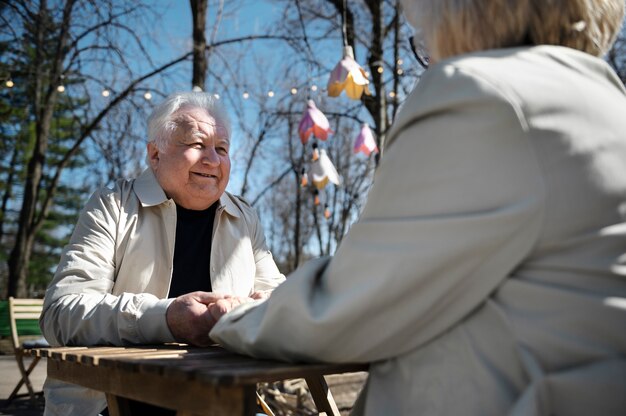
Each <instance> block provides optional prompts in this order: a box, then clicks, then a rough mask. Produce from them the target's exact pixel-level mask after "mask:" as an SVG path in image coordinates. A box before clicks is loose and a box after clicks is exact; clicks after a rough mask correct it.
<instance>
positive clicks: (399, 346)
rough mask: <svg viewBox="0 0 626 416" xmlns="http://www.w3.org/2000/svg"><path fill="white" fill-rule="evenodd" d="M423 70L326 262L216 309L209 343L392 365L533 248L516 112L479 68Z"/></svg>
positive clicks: (475, 302)
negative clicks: (357, 213) (253, 298)
mask: <svg viewBox="0 0 626 416" xmlns="http://www.w3.org/2000/svg"><path fill="white" fill-rule="evenodd" d="M430 71H431V70H429V72H430ZM432 71H433V72H432V73H430V74H428V75H427V76H425V77H424V79H422V81H420V84H422V83H425V84H424V86H423V87H422V88H420V85H418V87H417V89H416V91H414V93H413V94H412V95H411V97H409V98H408V99H407V101H406V102H405V104H404V109H403V110H402V113H403V114H402V115H399V116H398V120H397V121H396V123H399V126H398V127H397V128H395V130H394V131H392V132H391V133H390V142H391V143H392V145H391V146H389V147H388V149H387V151H386V153H385V155H384V158H383V160H382V163H381V165H380V167H379V169H378V171H377V174H376V177H375V183H374V185H373V187H372V188H371V191H370V193H369V195H368V200H367V203H366V206H365V208H364V211H363V213H362V215H361V218H360V220H359V221H358V222H357V223H356V224H354V225H353V227H352V228H351V230H350V232H349V234H348V235H347V236H346V237H345V238H344V240H343V241H342V242H341V244H340V246H339V248H338V250H337V252H336V254H335V256H334V257H333V258H332V259H331V260H325V259H319V260H316V261H314V262H311V263H308V264H307V265H305V266H304V267H302V268H300V269H298V270H296V271H295V272H294V273H293V274H292V275H290V276H289V277H288V278H287V281H286V282H285V283H284V284H282V285H281V286H280V287H278V288H277V289H276V290H275V291H274V293H273V294H272V296H271V297H270V298H269V300H267V301H266V302H263V303H260V304H258V305H243V306H242V307H239V308H236V309H235V310H234V311H232V312H230V313H229V314H227V315H225V316H224V317H222V319H220V321H219V322H218V324H217V325H216V326H215V327H214V329H213V330H212V331H211V337H212V338H213V339H214V340H216V341H218V342H220V343H221V344H223V345H225V346H226V347H228V348H231V349H233V350H235V351H238V352H242V353H246V354H250V355H253V356H258V357H267V358H277V359H283V360H292V361H298V360H305V361H329V362H347V361H355V362H356V361H360V362H371V361H376V360H384V359H389V358H391V357H394V356H398V355H401V354H404V353H406V352H408V351H411V350H414V349H416V348H419V347H420V346H421V345H424V344H425V343H427V342H429V341H430V340H432V339H433V338H435V337H437V336H438V335H440V334H442V333H443V332H445V331H447V330H449V329H450V328H452V327H453V326H454V325H455V324H457V323H458V322H460V321H461V320H462V319H464V318H465V317H466V316H468V314H470V313H471V312H472V311H473V310H474V309H475V308H477V307H478V306H479V305H481V304H482V303H483V302H484V301H485V300H486V299H487V298H488V297H489V295H490V293H491V292H492V291H493V290H494V289H495V288H496V287H497V286H498V285H499V284H500V283H501V282H502V281H503V280H504V279H506V278H507V275H508V274H509V273H510V272H511V271H512V270H513V269H514V268H515V267H516V265H518V264H519V263H520V262H521V261H522V260H523V259H524V257H525V256H526V255H527V254H528V253H529V252H530V250H531V249H532V247H533V245H534V244H535V242H536V240H537V238H538V234H539V232H540V229H541V221H542V212H543V203H544V196H545V195H544V193H545V191H544V188H545V187H544V184H543V181H542V177H541V173H540V168H539V165H538V162H537V157H536V155H535V154H534V153H533V148H532V147H531V145H530V143H529V140H528V137H527V133H528V128H529V127H528V125H527V124H526V122H525V120H524V119H523V115H522V113H521V107H520V106H519V105H517V103H516V102H515V100H514V97H511V96H508V95H507V94H506V91H505V90H503V89H502V88H500V87H495V86H493V85H492V83H491V82H489V81H487V80H484V79H482V78H481V77H479V76H476V75H473V74H468V73H465V72H463V71H461V70H458V69H457V68H455V67H445V68H438V69H436V68H432Z"/></svg>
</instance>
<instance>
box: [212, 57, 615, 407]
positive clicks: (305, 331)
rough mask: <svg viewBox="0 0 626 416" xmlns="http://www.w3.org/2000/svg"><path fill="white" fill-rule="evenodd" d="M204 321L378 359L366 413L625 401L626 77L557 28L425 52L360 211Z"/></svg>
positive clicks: (235, 343)
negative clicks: (324, 248)
mask: <svg viewBox="0 0 626 416" xmlns="http://www.w3.org/2000/svg"><path fill="white" fill-rule="evenodd" d="M210 335H211V337H212V338H213V339H215V340H217V341H219V342H221V343H222V344H224V345H225V346H226V347H228V348H231V349H233V350H235V351H238V352H242V353H246V354H251V355H254V356H259V357H269V358H278V359H284V360H304V361H328V362H349V361H360V362H371V363H372V365H371V369H370V377H369V380H368V384H367V386H366V388H365V389H364V391H363V395H362V397H361V400H360V401H359V403H358V406H357V408H356V409H355V414H366V415H371V416H377V415H399V416H400V415H468V416H471V415H476V416H478V415H480V416H490V415H494V416H495V415H505V414H507V413H509V412H510V413H511V414H514V415H529V416H530V415H550V414H557V415H588V414H602V415H624V414H626V92H625V90H624V87H623V85H622V84H621V82H620V80H619V79H618V78H617V76H616V75H615V73H614V72H613V71H612V70H611V68H610V67H609V66H608V65H607V64H606V62H604V61H603V60H601V59H599V58H595V57H593V56H591V55H588V54H585V53H582V52H580V51H576V50H573V49H568V48H564V47H558V46H537V47H523V48H515V49H502V50H492V51H485V52H477V53H473V54H468V55H464V56H458V57H455V58H451V59H448V60H445V61H441V62H439V63H438V64H436V65H433V66H432V67H431V68H429V69H428V70H427V71H426V72H425V74H424V75H423V77H422V79H421V80H420V82H419V83H418V85H417V86H416V88H415V90H414V91H413V92H412V93H411V95H410V96H409V97H408V98H407V99H406V101H405V103H404V104H403V108H402V110H401V112H400V113H399V114H398V117H397V119H396V120H395V121H394V126H393V128H392V131H391V132H390V133H389V139H388V147H387V149H386V152H385V156H384V158H383V159H382V162H381V164H380V167H379V169H378V171H377V172H376V177H375V183H374V185H373V187H372V189H371V191H370V193H369V196H368V200H367V204H366V206H365V208H364V211H363V213H362V216H361V218H360V220H359V222H358V223H356V224H355V225H354V226H353V227H352V228H351V230H350V232H349V234H348V235H347V236H346V238H345V239H344V240H343V241H342V242H341V244H340V246H339V248H338V250H337V253H336V255H335V256H334V258H332V259H331V260H330V261H324V260H316V261H314V262H310V263H307V264H306V265H305V266H303V267H302V268H300V269H298V270H297V271H296V272H294V273H293V274H292V275H290V276H289V278H288V279H287V281H286V282H285V283H284V284H283V285H281V286H280V287H279V288H277V289H276V290H275V291H274V293H273V295H272V297H271V298H270V299H269V300H268V301H267V302H265V303H263V304H261V305H243V306H240V307H238V308H236V309H235V310H234V311H232V312H231V313H229V314H227V315H225V316H224V317H223V318H222V319H220V321H219V322H218V323H217V325H216V326H215V327H214V328H213V330H212V331H211V333H210Z"/></svg>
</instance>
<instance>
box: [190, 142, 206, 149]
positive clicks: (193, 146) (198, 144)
mask: <svg viewBox="0 0 626 416" xmlns="http://www.w3.org/2000/svg"><path fill="white" fill-rule="evenodd" d="M187 146H189V147H191V148H194V149H202V148H203V147H204V145H203V144H202V143H201V142H196V143H189V144H188V145H187Z"/></svg>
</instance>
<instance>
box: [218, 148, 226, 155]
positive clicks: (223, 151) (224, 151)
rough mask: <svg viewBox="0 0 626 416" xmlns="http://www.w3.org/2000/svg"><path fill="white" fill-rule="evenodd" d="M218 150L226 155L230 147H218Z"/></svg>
mask: <svg viewBox="0 0 626 416" xmlns="http://www.w3.org/2000/svg"><path fill="white" fill-rule="evenodd" d="M217 152H218V153H219V154H222V155H226V154H228V149H227V148H225V147H218V148H217Z"/></svg>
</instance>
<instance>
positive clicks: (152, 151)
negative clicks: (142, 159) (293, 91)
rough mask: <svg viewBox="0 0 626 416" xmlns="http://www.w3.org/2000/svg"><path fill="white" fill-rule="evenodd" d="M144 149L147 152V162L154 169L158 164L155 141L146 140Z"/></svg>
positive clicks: (157, 149) (157, 151) (157, 150)
mask: <svg viewBox="0 0 626 416" xmlns="http://www.w3.org/2000/svg"><path fill="white" fill-rule="evenodd" d="M146 150H147V152H148V162H149V163H150V167H151V168H152V169H153V170H154V169H156V167H157V165H158V164H159V148H158V146H157V145H156V143H154V142H148V145H147V146H146Z"/></svg>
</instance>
